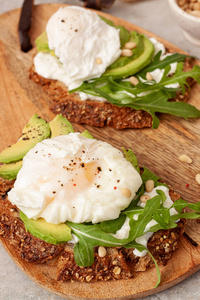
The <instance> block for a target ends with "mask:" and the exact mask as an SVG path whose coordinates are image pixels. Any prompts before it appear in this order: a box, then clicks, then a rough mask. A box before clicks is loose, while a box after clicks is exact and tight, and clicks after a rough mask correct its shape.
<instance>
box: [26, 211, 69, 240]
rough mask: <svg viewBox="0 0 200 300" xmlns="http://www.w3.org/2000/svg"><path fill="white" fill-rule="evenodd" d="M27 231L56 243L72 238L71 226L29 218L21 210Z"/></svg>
mask: <svg viewBox="0 0 200 300" xmlns="http://www.w3.org/2000/svg"><path fill="white" fill-rule="evenodd" d="M20 218H21V219H22V221H23V223H24V226H25V228H26V231H28V232H30V233H31V234H32V235H33V236H35V237H37V238H39V239H41V240H43V241H45V242H47V243H51V244H54V245H57V244H63V243H65V242H68V241H70V240H71V238H72V236H71V228H70V227H69V226H68V225H66V224H64V223H61V224H58V225H56V224H51V223H48V222H47V221H45V220H44V219H42V218H41V219H38V220H33V219H29V218H28V217H27V216H26V215H25V214H24V213H23V212H22V211H20Z"/></svg>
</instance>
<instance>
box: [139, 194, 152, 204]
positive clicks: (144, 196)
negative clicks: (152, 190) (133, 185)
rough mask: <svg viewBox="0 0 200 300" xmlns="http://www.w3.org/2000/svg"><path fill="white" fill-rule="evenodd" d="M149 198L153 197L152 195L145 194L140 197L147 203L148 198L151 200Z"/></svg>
mask: <svg viewBox="0 0 200 300" xmlns="http://www.w3.org/2000/svg"><path fill="white" fill-rule="evenodd" d="M149 199H151V197H150V196H149V195H145V194H144V195H142V196H141V197H140V201H141V202H142V203H146V202H147V200H149Z"/></svg>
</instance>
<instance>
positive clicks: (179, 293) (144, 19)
mask: <svg viewBox="0 0 200 300" xmlns="http://www.w3.org/2000/svg"><path fill="white" fill-rule="evenodd" d="M22 2H23V1H22V0H9V1H8V0H0V14H3V13H5V12H7V11H9V10H12V9H15V8H19V7H20V6H21V5H22ZM49 2H54V3H55V2H58V3H67V4H73V5H80V6H82V2H81V1H78V0H74V1H73V0H71V1H69V0H68V1H67V0H66V1H63V0H62V1H56V0H54V1H51V0H49V1H45V0H43V1H39V0H36V1H35V4H40V3H49ZM167 2H168V1H167V0H138V1H133V2H124V1H122V0H116V2H115V3H114V5H113V6H112V7H111V8H110V9H109V10H107V11H106V12H108V13H110V14H111V15H114V16H117V17H119V18H121V19H124V20H126V21H129V22H131V23H134V24H136V25H138V26H140V27H143V28H145V29H147V30H149V31H151V32H153V33H155V34H157V35H158V36H160V37H162V38H164V39H166V40H168V41H170V42H171V43H173V44H174V45H176V46H178V47H179V48H181V49H182V50H184V51H186V52H187V53H189V54H190V55H194V56H196V57H198V58H199V59H200V48H199V47H197V46H194V45H192V44H190V43H189V42H188V41H187V40H186V39H185V38H184V36H183V33H182V31H181V29H180V27H179V26H178V25H177V23H176V20H174V18H173V16H172V14H171V11H170V10H169V7H168V3H167ZM28 299H34V300H47V299H48V300H59V299H62V298H61V297H58V296H56V295H54V294H51V293H49V292H47V291H45V290H44V289H42V288H41V287H39V286H38V285H37V284H35V283H34V282H32V281H31V280H30V279H29V278H28V277H27V276H26V275H25V274H24V273H23V272H21V270H20V269H19V268H18V267H17V266H16V265H15V263H14V262H13V261H12V259H11V258H10V257H9V255H8V254H7V253H6V251H5V250H4V248H3V247H2V246H1V245H0V300H28ZM142 299H143V300H172V299H173V300H184V299H187V300H198V299H200V271H199V272H197V273H195V274H194V275H192V276H191V277H189V278H188V279H186V280H184V281H183V282H181V283H179V284H177V285H176V286H174V287H172V288H169V289H167V290H165V291H162V292H159V293H157V294H155V295H152V296H148V297H145V298H142Z"/></svg>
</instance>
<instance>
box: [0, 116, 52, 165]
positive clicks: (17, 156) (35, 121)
mask: <svg viewBox="0 0 200 300" xmlns="http://www.w3.org/2000/svg"><path fill="white" fill-rule="evenodd" d="M49 136H50V128H49V124H48V123H47V122H46V121H44V120H43V119H42V118H40V117H39V116H38V115H37V114H34V115H33V117H32V118H31V119H30V121H29V122H28V124H26V126H25V127H24V129H23V131H22V136H21V138H20V139H19V140H18V141H17V143H15V144H13V145H12V146H10V147H8V148H7V149H5V150H3V151H2V152H1V153H0V161H1V162H3V163H5V164H8V163H11V162H16V161H19V160H21V159H22V158H23V157H24V156H25V155H26V153H27V152H28V151H29V150H30V149H31V148H33V147H34V146H35V145H36V144H37V143H39V142H41V141H42V140H44V139H46V138H48V137H49Z"/></svg>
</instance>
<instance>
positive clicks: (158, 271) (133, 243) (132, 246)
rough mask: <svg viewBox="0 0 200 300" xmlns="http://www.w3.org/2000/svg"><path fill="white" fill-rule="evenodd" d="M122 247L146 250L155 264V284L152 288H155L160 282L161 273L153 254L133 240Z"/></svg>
mask: <svg viewBox="0 0 200 300" xmlns="http://www.w3.org/2000/svg"><path fill="white" fill-rule="evenodd" d="M124 248H135V249H137V250H138V251H140V252H142V251H147V253H148V254H149V255H150V256H151V258H152V259H153V261H154V264H155V266H156V272H157V278H158V279H157V282H156V285H155V286H154V288H156V287H157V286H158V285H159V284H160V282H161V273H160V270H159V267H158V264H157V261H156V260H155V258H154V257H153V255H152V254H151V252H150V251H149V250H148V249H147V248H146V247H144V246H143V245H141V244H138V243H136V242H135V241H132V242H131V243H129V244H128V245H125V246H124Z"/></svg>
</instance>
